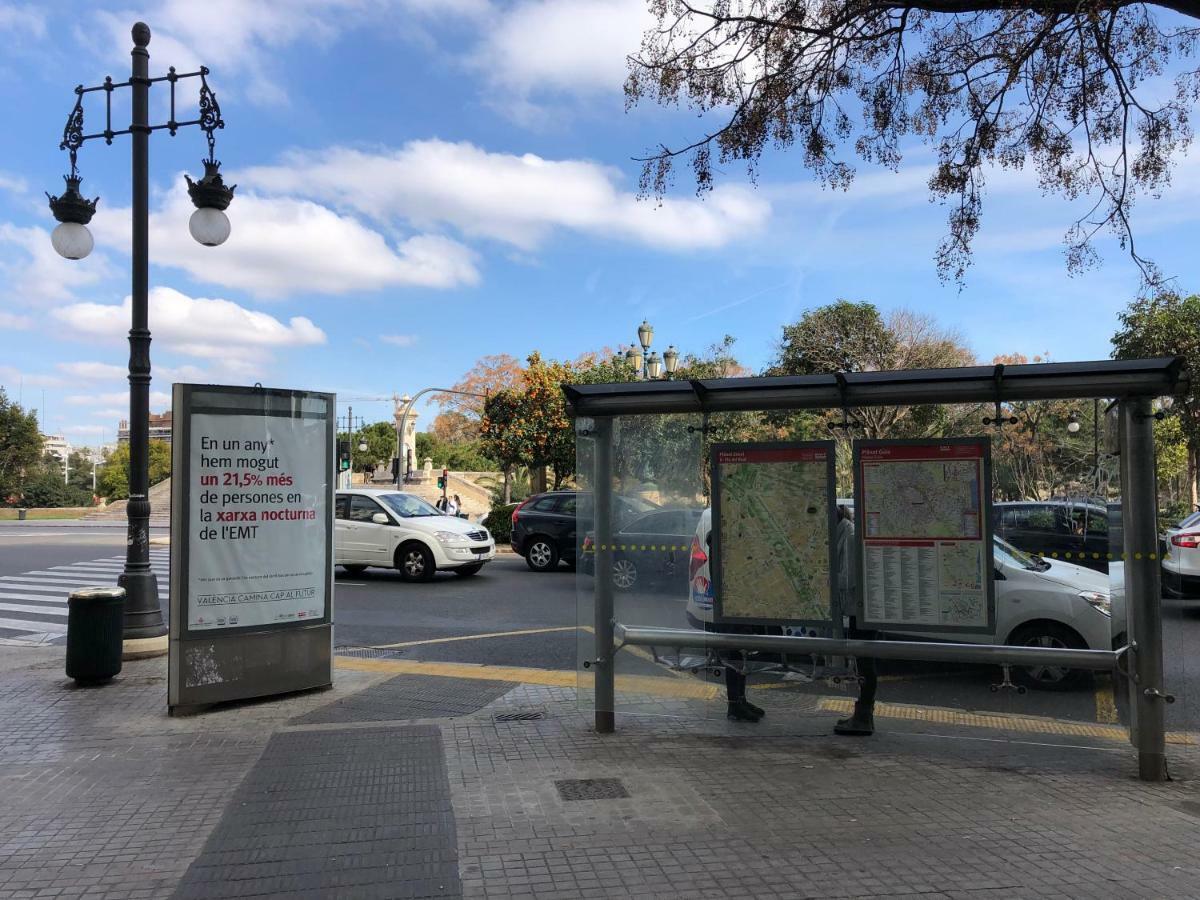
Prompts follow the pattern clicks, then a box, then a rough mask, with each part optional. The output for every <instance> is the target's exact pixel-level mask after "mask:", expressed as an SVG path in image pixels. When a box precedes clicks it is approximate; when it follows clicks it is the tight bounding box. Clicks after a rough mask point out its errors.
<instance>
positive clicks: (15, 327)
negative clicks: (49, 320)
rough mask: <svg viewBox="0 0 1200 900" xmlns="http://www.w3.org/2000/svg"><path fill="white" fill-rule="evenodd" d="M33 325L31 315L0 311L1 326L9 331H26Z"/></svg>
mask: <svg viewBox="0 0 1200 900" xmlns="http://www.w3.org/2000/svg"><path fill="white" fill-rule="evenodd" d="M32 327H33V319H31V318H29V316H17V315H13V314H12V313H6V312H3V311H0V328H3V329H5V330H8V331H24V330H25V329H27V328H32Z"/></svg>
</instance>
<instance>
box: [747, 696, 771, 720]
mask: <svg viewBox="0 0 1200 900" xmlns="http://www.w3.org/2000/svg"><path fill="white" fill-rule="evenodd" d="M741 702H742V705H743V706H745V707H746V709H748V710H750V712H752V713H754V714H755V715H756V716H758V717H759V718H760V719H761V718H762V717H763V716H765V715H766V714H767V711H766V710H765V709H763V708H762V707H761V706H758V705H756V704H754V703H751V702H750V701H749V700H747V699H746V698H745V697H743V698H742V700H741Z"/></svg>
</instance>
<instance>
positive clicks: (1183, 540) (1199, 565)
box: [1162, 512, 1200, 597]
mask: <svg viewBox="0 0 1200 900" xmlns="http://www.w3.org/2000/svg"><path fill="white" fill-rule="evenodd" d="M1163 543H1164V547H1163V550H1164V553H1163V560H1162V574H1163V587H1164V588H1166V589H1167V590H1168V591H1170V592H1171V593H1174V594H1178V595H1180V596H1182V597H1197V596H1200V512H1197V513H1192V514H1191V515H1190V516H1187V517H1186V518H1184V519H1183V520H1182V521H1181V522H1180V523H1179V524H1178V525H1175V526H1173V527H1171V528H1168V529H1167V530H1166V531H1165V532H1163Z"/></svg>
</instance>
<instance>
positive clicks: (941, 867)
mask: <svg viewBox="0 0 1200 900" xmlns="http://www.w3.org/2000/svg"><path fill="white" fill-rule="evenodd" d="M392 662H393V661H391V660H388V659H355V658H347V657H339V659H338V668H337V672H336V683H335V687H334V688H333V689H332V690H330V691H324V692H315V693H308V694H303V695H297V696H292V697H289V698H287V699H284V700H275V701H268V702H260V703H248V704H240V705H237V706H231V707H227V708H222V709H217V710H213V711H209V712H207V713H204V714H201V715H198V716H194V717H189V718H180V719H169V718H167V716H166V713H165V694H166V661H165V659H158V660H147V661H142V662H135V663H128V664H126V668H125V671H124V672H123V673H122V675H121V676H120V678H119V680H118V681H117V682H115V683H114V684H112V685H110V686H108V687H105V688H100V689H90V690H81V689H76V688H74V687H73V686H71V684H70V682H68V681H67V680H66V679H65V678H64V676H63V659H62V650H61V648H30V649H22V650H19V651H17V650H12V649H10V648H3V650H0V721H3V723H4V726H3V728H2V729H0V897H4V898H8V897H60V898H66V897H89V898H107V897H112V898H118V897H119V898H130V897H146V898H162V897H177V898H209V897H214V898H215V897H275V896H289V897H299V896H306V897H347V898H359V897H364V898H366V897H413V898H415V897H460V896H463V897H564V898H575V897H601V898H607V897H632V896H638V897H678V898H696V897H713V898H734V897H813V898H822V897H918V896H919V897H922V898H943V897H955V898H973V900H978V898H1012V897H1087V898H1096V897H1196V896H1200V862H1198V860H1200V852H1198V851H1200V828H1198V827H1197V824H1198V821H1200V790H1198V789H1197V781H1195V780H1194V779H1195V776H1196V769H1195V761H1196V757H1195V755H1194V754H1195V751H1194V750H1192V749H1187V750H1185V749H1183V748H1175V749H1174V751H1173V754H1174V755H1173V756H1172V758H1171V769H1172V775H1173V776H1174V777H1175V779H1176V780H1175V781H1173V782H1170V783H1167V784H1163V785H1147V784H1142V783H1140V782H1138V781H1137V780H1136V779H1135V774H1134V773H1135V771H1136V767H1135V765H1134V763H1133V760H1132V754H1131V753H1130V752H1129V750H1128V748H1127V746H1122V745H1121V744H1120V743H1118V742H1112V743H1110V744H1108V745H1107V749H1086V750H1085V749H1079V748H1075V747H1072V746H1070V745H1069V741H1070V740H1071V738H1070V737H1069V736H1056V735H1040V734H1039V735H1026V736H1025V737H1027V738H1028V739H1029V740H1030V741H1038V742H1039V743H1032V742H1029V743H1024V742H1017V741H1014V740H1009V738H1010V737H1011V735H1009V734H1007V733H1006V732H1002V731H989V730H988V729H986V728H979V727H973V728H964V727H959V726H957V725H955V724H943V723H930V722H928V721H910V720H906V719H904V718H903V717H900V716H897V717H892V718H886V719H881V720H880V721H879V723H878V724H879V727H880V728H881V731H880V732H879V733H877V734H876V736H875V737H874V738H871V739H866V740H852V739H840V738H833V737H831V736H830V726H831V724H832V721H833V720H834V719H835V718H836V716H837V713H836V712H835V711H832V710H827V709H823V708H822V707H821V706H820V705H819V704H815V705H812V704H810V706H809V707H808V708H805V709H803V710H800V711H799V712H798V713H796V714H792V712H795V711H794V710H793V711H792V712H789V711H788V708H787V707H786V702H787V701H786V698H784V697H783V696H782V695H783V694H784V693H785V692H784V691H778V690H773V691H765V690H764V691H761V692H760V694H761V696H759V695H756V700H757V701H759V702H761V703H762V705H764V706H766V707H767V708H768V713H769V714H768V719H767V720H765V721H764V722H763V723H761V724H760V725H759V726H748V725H742V724H735V723H730V722H727V721H726V720H725V719H724V718H723V717H715V716H708V717H705V716H704V715H703V713H702V712H700V713H699V714H694V715H691V716H685V717H684V718H674V717H670V716H640V717H634V716H619V717H618V732H617V733H616V734H614V735H604V736H601V735H596V734H594V733H592V731H591V728H590V717H589V716H587V715H586V714H584V713H583V712H581V711H580V709H579V708H578V707H577V705H576V697H575V693H576V692H575V690H574V688H573V687H571V686H569V685H565V684H562V683H554V679H549V678H546V679H538V680H539V681H542V682H544V683H533V682H532V681H522V680H515V679H521V678H525V677H532V676H526V675H524V674H523V673H527V672H529V671H531V670H495V671H492V670H486V669H479V670H478V671H477V672H475V673H473V675H472V677H455V676H453V675H449V674H436V672H437V671H438V670H434V669H428V670H420V671H414V670H413V669H412V666H411V663H410V664H409V667H408V668H407V669H406V668H405V666H404V661H402V660H397V661H395V665H392V664H391V663H392ZM445 671H446V672H450V671H456V672H458V673H459V674H460V675H461V674H464V673H468V670H466V669H465V668H462V667H460V668H459V669H456V670H450V669H447V670H445ZM493 675H494V676H495V677H492V676H493ZM506 678H507V679H509V680H505V679H506ZM681 683H682V682H681ZM688 693H689V692H688V691H683V690H679V691H677V692H676V694H677V696H673V697H672V696H668V697H666V698H665V699H660V700H659V701H657V706H658V708H659V711H661V712H672V713H681V714H682V713H687V712H689V711H692V712H695V711H696V710H699V709H700V708H701V707H702V706H703V704H704V701H703V699H702V698H701V699H696V698H695V697H689V696H688ZM692 693H694V692H692ZM498 717H499V718H498ZM768 723H770V726H769V727H767V726H768ZM1056 741H1057V742H1060V743H1055V742H1056Z"/></svg>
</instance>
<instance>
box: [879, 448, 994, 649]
mask: <svg viewBox="0 0 1200 900" xmlns="http://www.w3.org/2000/svg"><path fill="white" fill-rule="evenodd" d="M987 452H988V445H987V443H986V442H983V441H974V440H971V441H964V440H958V441H930V442H928V443H914V442H904V441H900V442H882V441H881V442H860V443H858V444H856V446H855V455H856V467H857V469H858V474H859V496H858V498H857V500H858V503H857V504H856V507H857V508H856V510H855V512H856V513H857V515H858V518H859V529H860V530H859V534H860V538H861V541H862V577H861V579H860V581H859V584H860V586H861V591H862V619H863V620H864V623H870V624H871V625H872V626H873V627H883V628H888V627H900V628H910V629H913V630H930V631H937V630H943V629H953V630H959V631H961V630H969V631H979V632H986V631H987V630H988V628H989V623H990V621H991V620H992V615H991V609H990V607H989V603H990V595H991V586H990V584H989V582H988V577H987V576H988V573H989V572H990V570H991V554H990V553H988V552H987V550H988V549H989V548H990V545H989V544H988V543H987V540H986V536H985V528H984V523H985V521H986V518H985V516H986V515H987V514H988V511H987V510H986V509H985V508H984V507H985V505H986V502H987V497H988V489H987V486H986V485H984V484H983V480H984V471H985V463H986V459H987Z"/></svg>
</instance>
